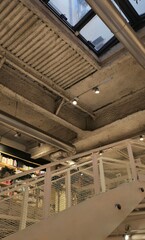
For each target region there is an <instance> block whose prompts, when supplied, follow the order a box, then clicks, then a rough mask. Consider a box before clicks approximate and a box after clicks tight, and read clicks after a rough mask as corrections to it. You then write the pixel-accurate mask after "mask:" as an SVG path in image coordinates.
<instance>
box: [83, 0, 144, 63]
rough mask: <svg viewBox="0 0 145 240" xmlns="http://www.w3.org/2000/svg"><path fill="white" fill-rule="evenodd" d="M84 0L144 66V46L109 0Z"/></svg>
mask: <svg viewBox="0 0 145 240" xmlns="http://www.w3.org/2000/svg"><path fill="white" fill-rule="evenodd" d="M86 1H87V2H88V4H89V5H90V6H91V7H92V9H93V10H94V11H95V12H96V14H97V15H98V16H99V17H100V18H101V19H102V20H103V22H104V23H105V24H106V25H107V26H108V27H109V28H110V30H111V31H112V32H113V33H114V35H115V36H116V37H117V38H118V39H119V41H120V42H121V43H122V44H123V45H124V46H125V47H126V48H127V49H128V51H129V52H130V53H131V54H132V55H133V56H134V57H135V59H136V60H137V61H138V62H139V63H140V65H141V66H142V67H143V68H145V47H144V45H143V44H142V42H141V41H140V39H139V38H138V37H137V35H136V33H135V32H134V31H133V29H132V28H131V26H130V25H129V24H128V23H127V21H126V20H125V19H124V18H123V17H122V15H121V13H120V12H119V11H118V10H117V9H116V7H115V6H114V5H113V3H112V2H111V0H110V1H106V0H86Z"/></svg>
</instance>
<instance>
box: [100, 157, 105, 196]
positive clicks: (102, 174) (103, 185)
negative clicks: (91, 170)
mask: <svg viewBox="0 0 145 240" xmlns="http://www.w3.org/2000/svg"><path fill="white" fill-rule="evenodd" d="M99 171H100V182H101V189H102V192H106V183H105V174H104V166H103V160H102V159H99Z"/></svg>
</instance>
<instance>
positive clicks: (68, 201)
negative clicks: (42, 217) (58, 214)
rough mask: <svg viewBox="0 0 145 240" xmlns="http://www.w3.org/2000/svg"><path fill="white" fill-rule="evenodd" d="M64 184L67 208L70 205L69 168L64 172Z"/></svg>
mask: <svg viewBox="0 0 145 240" xmlns="http://www.w3.org/2000/svg"><path fill="white" fill-rule="evenodd" d="M65 186H66V203H67V204H66V205H67V208H69V207H71V175H70V169H69V170H68V171H67V173H66V178H65Z"/></svg>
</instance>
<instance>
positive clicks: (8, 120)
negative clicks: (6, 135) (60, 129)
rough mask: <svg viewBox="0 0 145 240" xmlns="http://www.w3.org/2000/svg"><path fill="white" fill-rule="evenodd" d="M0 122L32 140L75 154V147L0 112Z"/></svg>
mask: <svg viewBox="0 0 145 240" xmlns="http://www.w3.org/2000/svg"><path fill="white" fill-rule="evenodd" d="M0 122H1V123H2V124H4V125H6V126H9V127H10V128H13V129H17V130H19V131H20V132H22V133H24V134H26V135H28V136H30V137H32V138H34V139H37V140H38V141H40V142H45V143H47V144H50V145H52V146H54V147H56V148H58V149H62V150H64V151H67V152H72V153H75V147H74V146H73V145H71V144H67V143H65V142H63V141H61V140H59V139H57V138H54V137H53V136H51V135H49V134H46V133H44V132H42V131H40V130H39V129H37V128H34V127H32V126H31V125H28V124H27V123H25V122H23V121H21V120H18V119H16V118H14V117H12V116H10V115H8V114H6V113H4V112H2V111H0Z"/></svg>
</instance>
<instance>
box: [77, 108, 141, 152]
mask: <svg viewBox="0 0 145 240" xmlns="http://www.w3.org/2000/svg"><path fill="white" fill-rule="evenodd" d="M144 119H145V110H144V111H140V112H136V113H134V114H132V115H129V116H127V117H125V118H123V119H121V120H117V121H115V122H113V123H111V124H108V125H106V126H104V127H101V128H99V129H97V130H94V131H93V132H90V133H86V134H85V137H84V138H83V139H81V140H78V141H76V142H75V146H76V149H77V152H83V151H86V150H89V149H92V148H95V147H100V146H104V145H107V144H111V143H113V142H116V141H121V140H125V139H127V138H131V137H134V136H136V135H140V134H141V133H142V132H144V131H145V124H144Z"/></svg>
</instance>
